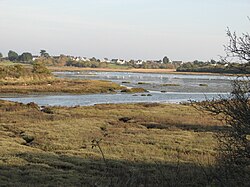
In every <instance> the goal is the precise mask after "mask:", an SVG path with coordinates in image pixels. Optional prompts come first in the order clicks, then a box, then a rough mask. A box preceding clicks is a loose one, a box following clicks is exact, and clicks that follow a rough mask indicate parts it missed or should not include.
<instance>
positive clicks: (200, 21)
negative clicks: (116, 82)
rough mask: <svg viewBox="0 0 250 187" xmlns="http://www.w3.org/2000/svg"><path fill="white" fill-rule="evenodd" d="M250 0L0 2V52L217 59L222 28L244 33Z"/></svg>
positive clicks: (249, 23)
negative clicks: (42, 51) (44, 51)
mask: <svg viewBox="0 0 250 187" xmlns="http://www.w3.org/2000/svg"><path fill="white" fill-rule="evenodd" d="M249 10H250V0H70V1H69V0H67V1H66V0H0V52H2V53H3V54H4V55H7V53H8V51H9V50H14V51H16V52H18V53H19V54H20V53H22V52H31V53H32V54H39V51H40V50H41V49H45V50H47V52H48V53H49V54H50V55H59V54H66V55H74V56H86V57H97V58H104V57H107V58H122V59H127V60H129V59H151V60H155V59H162V58H163V57H164V56H168V57H169V58H170V59H171V60H182V61H193V60H196V59H198V60H204V61H206V60H210V59H215V60H217V59H219V56H220V55H222V56H223V55H224V54H225V53H224V47H223V45H226V44H227V42H228V38H227V36H226V30H227V27H229V28H230V30H231V31H236V32H237V33H238V34H239V35H240V34H241V33H243V32H248V31H249V28H250V21H249V19H248V16H250V13H249Z"/></svg>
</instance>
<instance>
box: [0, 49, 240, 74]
mask: <svg viewBox="0 0 250 187" xmlns="http://www.w3.org/2000/svg"><path fill="white" fill-rule="evenodd" d="M0 61H2V62H3V61H11V62H19V63H25V64H31V63H33V62H40V63H43V64H44V65H48V66H74V67H90V68H143V69H176V70H177V71H185V72H189V71H190V72H192V71H195V72H227V73H234V72H235V73H238V72H242V70H238V69H239V68H241V69H242V68H244V67H243V66H244V65H242V64H240V63H232V62H230V63H229V62H225V61H222V60H221V61H215V60H210V61H205V62H204V61H199V60H195V61H193V62H183V61H180V60H170V59H169V58H168V57H167V56H165V57H164V58H163V59H160V60H140V59H139V60H134V59H131V60H124V59H120V58H113V59H108V58H103V59H98V58H95V57H92V58H88V57H81V56H71V55H59V56H50V55H49V53H47V52H46V50H41V51H40V55H32V54H31V53H28V52H24V53H22V54H20V55H19V54H18V53H16V52H15V51H12V50H10V51H9V52H8V56H7V57H4V56H3V55H2V53H0Z"/></svg>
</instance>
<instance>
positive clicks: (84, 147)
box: [0, 101, 221, 186]
mask: <svg viewBox="0 0 250 187" xmlns="http://www.w3.org/2000/svg"><path fill="white" fill-rule="evenodd" d="M48 108H50V110H51V111H53V113H46V112H44V111H41V109H40V110H39V109H37V107H36V106H35V105H34V104H29V105H24V104H20V103H13V102H7V101H0V114H1V115H0V140H1V147H0V170H1V176H0V184H1V185H7V186H58V185H59V186H94V185H96V184H98V185H99V186H110V185H114V186H124V184H126V185H128V186H140V185H149V186H155V185H156V184H157V185H156V186H169V184H171V185H172V186H186V185H187V184H189V185H190V186H196V185H197V184H199V185H201V186H206V185H207V184H208V182H207V178H206V175H205V173H204V172H203V169H204V168H205V169H206V171H208V172H209V171H210V170H209V169H210V167H212V166H211V165H212V164H213V159H214V156H215V150H214V149H215V147H216V142H215V140H214V137H213V131H211V130H210V129H209V128H207V127H208V126H209V127H211V128H214V127H220V126H221V123H220V122H219V121H216V120H214V119H213V118H211V116H209V115H201V114H200V113H197V111H196V110H195V109H194V108H193V107H191V106H184V105H174V104H166V105H163V104H154V103H152V104H147V103H142V104H119V105H114V104H106V105H95V106H89V107H71V108H68V107H48ZM184 125H185V129H184V127H183V126H184ZM194 125H195V127H194ZM167 126H168V128H166V127H167ZM171 126H172V128H171ZM188 127H189V128H188ZM193 127H194V128H195V130H194V128H193ZM103 134H104V135H105V136H104V135H103ZM100 139H102V140H101V141H99V140H100ZM93 140H96V141H98V142H99V146H100V147H101V150H102V151H103V154H104V157H105V161H104V160H103V157H102V154H101V153H100V150H99V149H98V148H93V149H92V146H93V144H92V141H93ZM202 167H203V168H202ZM48 178H49V179H50V180H47V179H48ZM177 179H178V180H177Z"/></svg>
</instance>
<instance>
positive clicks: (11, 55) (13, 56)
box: [8, 50, 18, 61]
mask: <svg viewBox="0 0 250 187" xmlns="http://www.w3.org/2000/svg"><path fill="white" fill-rule="evenodd" d="M8 59H9V60H10V61H17V60H18V54H17V53H16V52H15V51H11V50H10V51H9V52H8Z"/></svg>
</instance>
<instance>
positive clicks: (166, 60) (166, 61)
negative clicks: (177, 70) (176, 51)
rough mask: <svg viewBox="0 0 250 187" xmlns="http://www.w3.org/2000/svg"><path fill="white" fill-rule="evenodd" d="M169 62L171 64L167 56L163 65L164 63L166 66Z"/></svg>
mask: <svg viewBox="0 0 250 187" xmlns="http://www.w3.org/2000/svg"><path fill="white" fill-rule="evenodd" d="M169 62H170V60H169V58H168V57H167V56H165V57H164V58H163V63H164V64H168V63H169Z"/></svg>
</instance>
